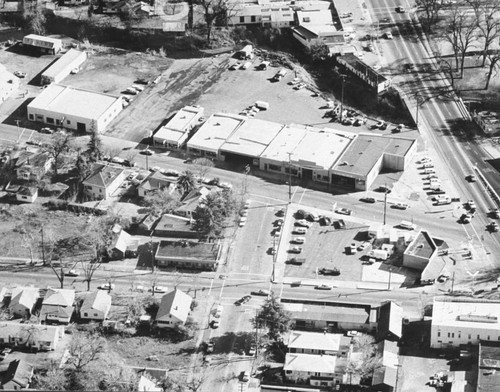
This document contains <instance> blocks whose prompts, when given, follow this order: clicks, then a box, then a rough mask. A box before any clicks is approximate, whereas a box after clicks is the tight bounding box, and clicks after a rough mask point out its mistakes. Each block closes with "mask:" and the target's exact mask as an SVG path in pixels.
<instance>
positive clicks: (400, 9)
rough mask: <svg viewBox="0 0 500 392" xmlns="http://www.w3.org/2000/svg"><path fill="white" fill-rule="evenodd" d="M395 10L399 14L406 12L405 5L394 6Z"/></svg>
mask: <svg viewBox="0 0 500 392" xmlns="http://www.w3.org/2000/svg"><path fill="white" fill-rule="evenodd" d="M396 12H399V13H400V14H404V13H405V12H406V10H405V7H402V6H398V7H396Z"/></svg>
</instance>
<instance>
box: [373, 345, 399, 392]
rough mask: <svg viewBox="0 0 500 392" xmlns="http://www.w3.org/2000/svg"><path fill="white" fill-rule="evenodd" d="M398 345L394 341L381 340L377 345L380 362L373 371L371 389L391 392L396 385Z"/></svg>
mask: <svg viewBox="0 0 500 392" xmlns="http://www.w3.org/2000/svg"><path fill="white" fill-rule="evenodd" d="M398 352H399V349H398V345H397V343H396V342H390V341H388V340H383V341H381V342H380V343H379V344H378V345H377V353H378V355H380V358H381V360H380V363H379V364H377V366H376V367H375V369H374V371H373V378H372V389H373V390H374V391H377V392H379V391H380V392H393V391H394V388H396V385H397V375H398V367H399V359H398Z"/></svg>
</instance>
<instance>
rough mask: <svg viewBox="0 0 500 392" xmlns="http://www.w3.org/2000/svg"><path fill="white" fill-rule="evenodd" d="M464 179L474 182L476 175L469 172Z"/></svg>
mask: <svg viewBox="0 0 500 392" xmlns="http://www.w3.org/2000/svg"><path fill="white" fill-rule="evenodd" d="M465 179H466V180H467V181H469V182H476V176H475V175H474V174H469V175H468V176H467V177H465Z"/></svg>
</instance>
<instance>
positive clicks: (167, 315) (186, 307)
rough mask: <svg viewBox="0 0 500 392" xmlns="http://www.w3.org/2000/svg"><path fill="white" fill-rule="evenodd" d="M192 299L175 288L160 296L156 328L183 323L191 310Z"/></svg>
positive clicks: (170, 326)
mask: <svg viewBox="0 0 500 392" xmlns="http://www.w3.org/2000/svg"><path fill="white" fill-rule="evenodd" d="M192 302H193V299H192V298H191V296H189V295H188V294H186V293H184V292H182V291H180V290H178V289H175V290H173V291H171V292H170V293H167V294H165V295H164V296H163V297H162V298H161V303H160V307H159V308H158V313H157V314H156V325H157V326H158V328H165V329H173V328H175V327H177V326H180V325H184V324H185V323H186V320H187V318H188V316H189V313H190V312H191V303H192Z"/></svg>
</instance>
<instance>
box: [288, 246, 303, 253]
mask: <svg viewBox="0 0 500 392" xmlns="http://www.w3.org/2000/svg"><path fill="white" fill-rule="evenodd" d="M289 252H290V253H301V252H302V247H301V246H294V247H292V248H290V250H289Z"/></svg>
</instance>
